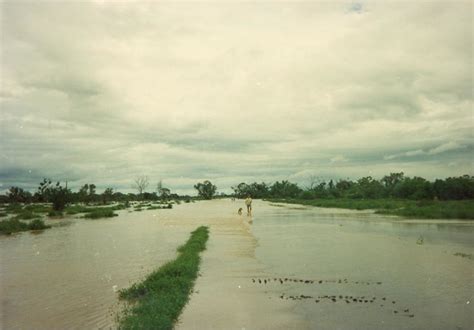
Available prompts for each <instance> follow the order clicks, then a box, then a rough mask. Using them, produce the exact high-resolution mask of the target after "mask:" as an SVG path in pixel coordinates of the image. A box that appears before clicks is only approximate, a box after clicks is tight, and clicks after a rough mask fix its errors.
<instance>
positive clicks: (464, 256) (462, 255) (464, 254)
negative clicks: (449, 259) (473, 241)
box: [454, 252, 474, 260]
mask: <svg viewBox="0 0 474 330" xmlns="http://www.w3.org/2000/svg"><path fill="white" fill-rule="evenodd" d="M454 255H455V256H457V257H462V258H467V259H470V260H474V256H473V255H472V254H467V253H462V252H456V253H455V254H454Z"/></svg>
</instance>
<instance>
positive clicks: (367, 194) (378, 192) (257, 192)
mask: <svg viewBox="0 0 474 330" xmlns="http://www.w3.org/2000/svg"><path fill="white" fill-rule="evenodd" d="M148 186H149V179H148V177H146V176H140V177H137V178H136V179H135V180H134V183H133V187H134V188H135V189H136V190H137V193H136V194H134V193H122V192H118V191H114V189H113V188H106V189H105V190H104V191H103V192H102V193H98V192H97V191H96V189H97V187H96V185H95V184H93V183H87V184H84V185H83V186H82V187H81V188H79V190H78V191H76V192H73V191H72V190H71V189H69V188H68V186H67V182H66V183H65V185H62V184H61V183H60V182H56V183H54V182H53V181H52V180H50V179H43V181H42V182H40V183H39V186H38V189H37V191H36V192H34V193H33V194H32V193H31V192H29V191H27V190H24V189H22V188H19V187H11V188H10V189H9V190H8V192H7V193H6V195H0V202H1V203H35V202H37V203H52V204H53V209H55V210H62V209H64V207H65V205H67V204H68V203H85V204H91V203H93V204H98V203H102V204H107V203H109V202H126V201H133V200H149V201H158V200H161V201H168V200H171V199H190V198H191V197H190V196H188V195H184V196H180V195H178V194H176V193H171V191H170V189H169V188H166V187H164V186H163V184H162V181H159V182H158V184H157V185H156V189H155V191H153V192H147V191H146V189H147V188H148ZM194 188H195V189H196V190H197V193H198V196H199V197H200V198H202V199H212V198H213V197H214V196H215V195H216V191H217V187H216V186H215V185H214V184H212V182H210V181H209V180H205V181H204V182H199V183H197V184H196V185H194ZM232 190H233V191H234V192H233V194H230V195H225V194H220V195H221V196H228V197H229V196H232V197H238V198H245V197H246V196H248V195H250V196H252V198H297V199H308V200H310V199H317V198H347V199H375V198H399V199H412V200H424V199H439V200H463V199H474V177H473V176H469V175H463V176H459V177H449V178H446V179H436V180H435V181H428V180H426V179H424V178H422V177H417V176H415V177H407V176H405V175H404V173H403V172H399V173H390V174H389V175H386V176H384V177H383V178H381V179H380V180H377V179H374V178H373V177H371V176H366V177H363V178H360V179H358V180H349V179H341V180H338V181H334V180H329V181H324V180H317V179H315V178H311V179H310V183H309V185H308V186H306V187H300V186H299V185H298V184H296V183H292V182H290V181H288V180H282V181H276V182H274V183H272V184H269V183H265V182H261V183H258V182H253V183H250V184H248V183H245V182H242V183H240V184H238V185H237V186H235V187H232Z"/></svg>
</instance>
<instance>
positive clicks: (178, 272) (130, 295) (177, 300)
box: [119, 226, 209, 329]
mask: <svg viewBox="0 0 474 330" xmlns="http://www.w3.org/2000/svg"><path fill="white" fill-rule="evenodd" d="M208 238H209V230H208V228H207V227H204V226H201V227H199V228H198V229H196V230H195V231H193V232H192V233H191V237H190V238H189V240H188V241H187V242H186V244H184V245H183V246H181V247H180V248H178V252H179V255H178V257H177V258H176V259H175V260H173V261H170V262H168V263H166V264H165V265H163V266H162V267H160V268H159V269H158V270H156V271H155V272H153V273H152V274H150V275H149V276H148V277H147V278H146V279H145V280H144V281H143V282H141V283H137V284H134V285H132V286H131V287H130V288H128V289H125V290H121V291H120V298H121V299H126V300H128V301H129V302H130V303H131V305H130V307H129V308H128V309H126V310H125V311H124V314H123V315H121V316H120V317H119V328H120V329H172V328H173V325H174V323H175V322H176V320H177V319H178V317H179V315H180V313H181V311H182V309H183V308H184V306H185V305H186V303H187V302H188V300H189V295H190V293H191V290H192V288H193V286H194V281H195V280H196V278H197V275H198V270H199V263H200V261H201V258H200V256H199V253H200V252H202V251H204V250H205V249H206V242H207V239H208Z"/></svg>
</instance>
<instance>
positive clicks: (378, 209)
mask: <svg viewBox="0 0 474 330" xmlns="http://www.w3.org/2000/svg"><path fill="white" fill-rule="evenodd" d="M269 200H270V201H272V202H282V203H290V204H302V205H311V206H317V207H331V208H343V209H353V210H375V213H378V214H387V215H398V216H404V217H409V218H420V219H474V203H473V202H472V201H471V200H464V201H439V200H423V201H414V200H401V199H316V200H306V199H276V198H274V199H269Z"/></svg>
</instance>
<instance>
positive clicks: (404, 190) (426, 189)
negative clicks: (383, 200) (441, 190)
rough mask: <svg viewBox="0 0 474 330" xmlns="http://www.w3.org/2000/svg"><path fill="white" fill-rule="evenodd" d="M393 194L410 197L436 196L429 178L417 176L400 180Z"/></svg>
mask: <svg viewBox="0 0 474 330" xmlns="http://www.w3.org/2000/svg"><path fill="white" fill-rule="evenodd" d="M393 195H394V196H395V197H399V198H408V199H431V198H433V196H434V194H433V187H432V184H431V183H430V182H429V181H428V180H426V179H424V178H420V177H416V176H415V177H414V178H405V179H404V180H403V181H401V182H399V183H398V184H397V185H396V186H395V188H394V190H393Z"/></svg>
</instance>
